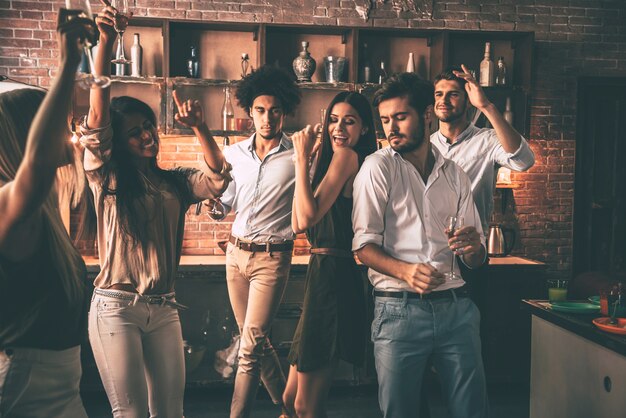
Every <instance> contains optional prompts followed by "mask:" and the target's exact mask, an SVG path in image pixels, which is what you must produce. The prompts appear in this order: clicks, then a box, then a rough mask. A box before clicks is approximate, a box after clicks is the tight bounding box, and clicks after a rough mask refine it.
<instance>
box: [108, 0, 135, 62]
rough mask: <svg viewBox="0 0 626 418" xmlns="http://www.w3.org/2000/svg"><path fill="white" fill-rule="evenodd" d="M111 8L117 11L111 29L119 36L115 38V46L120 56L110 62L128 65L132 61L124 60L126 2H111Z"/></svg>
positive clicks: (126, 20)
mask: <svg viewBox="0 0 626 418" xmlns="http://www.w3.org/2000/svg"><path fill="white" fill-rule="evenodd" d="M111 6H113V7H114V8H115V10H117V13H116V14H115V24H114V26H113V27H114V28H115V31H116V32H117V33H119V36H118V38H117V44H118V48H117V50H118V51H120V55H119V56H118V57H116V58H115V59H114V60H111V62H113V63H115V64H130V63H131V62H132V61H131V60H129V59H126V56H125V55H124V32H125V31H126V28H127V27H128V20H129V19H130V10H129V9H128V1H127V0H112V1H111Z"/></svg>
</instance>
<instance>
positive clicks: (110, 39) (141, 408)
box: [81, 6, 229, 418]
mask: <svg viewBox="0 0 626 418" xmlns="http://www.w3.org/2000/svg"><path fill="white" fill-rule="evenodd" d="M115 13H116V11H115V9H113V8H112V7H110V6H108V7H106V8H105V9H104V11H103V12H102V13H101V14H100V16H99V17H98V18H97V19H96V23H97V25H98V29H99V30H100V48H99V50H98V52H97V55H96V58H95V63H96V71H97V72H98V74H104V75H108V73H109V71H110V57H111V54H112V50H113V44H114V41H115V37H116V33H115V31H114V29H113V20H114V16H115ZM109 94H110V93H109V90H108V89H92V90H91V94H90V103H89V104H90V109H89V114H88V116H87V119H86V121H85V124H84V126H83V129H82V133H83V136H82V138H81V143H82V144H83V146H84V147H85V159H84V165H85V171H86V173H87V178H88V180H89V186H90V189H91V191H92V193H93V195H94V206H95V210H96V219H97V227H98V228H97V234H98V238H97V239H98V252H99V258H100V269H101V271H100V274H98V276H97V277H96V280H95V283H94V285H95V287H96V289H95V292H94V297H93V299H92V303H91V310H90V313H89V340H90V342H91V346H92V349H93V352H94V357H95V359H96V364H97V365H98V370H99V371H100V376H101V377H102V381H103V384H104V387H105V389H106V392H107V395H108V397H109V401H110V403H111V406H112V409H113V416H114V417H124V418H128V417H137V418H145V417H146V416H147V414H148V412H150V416H163V417H168V418H180V417H182V416H183V393H184V383H185V375H184V357H183V342H182V332H181V327H180V320H179V317H178V311H177V308H180V307H181V305H179V304H178V303H177V302H176V300H175V297H174V279H175V277H176V270H177V266H178V262H179V259H180V253H181V246H182V238H183V230H184V222H185V213H186V211H187V209H188V208H189V206H190V205H191V204H193V203H195V202H198V201H201V200H204V199H207V198H215V197H217V196H219V195H220V194H221V193H222V192H223V190H224V189H225V188H226V186H227V185H228V181H229V176H228V171H229V167H228V166H227V163H226V162H225V160H224V158H223V156H222V153H221V151H220V150H219V148H218V147H217V144H216V143H215V141H214V140H213V138H212V136H211V134H210V132H209V130H208V128H207V126H206V124H205V123H204V120H203V115H202V109H201V107H200V105H199V103H198V102H191V101H189V100H188V101H180V100H179V99H178V96H177V95H176V94H175V95H174V97H175V100H176V105H177V107H178V114H177V115H176V119H177V120H178V122H180V123H182V124H183V125H186V126H188V127H191V128H192V129H193V131H194V133H195V135H196V137H197V138H198V140H199V141H200V144H201V146H202V150H203V153H204V161H203V163H202V167H201V170H197V169H192V168H177V169H174V170H163V169H161V168H159V166H158V165H157V159H156V156H157V153H158V150H159V136H158V133H157V129H156V127H155V126H156V117H155V115H154V112H153V111H152V110H151V109H150V107H149V106H148V105H147V104H145V103H144V102H142V101H140V100H137V99H134V98H132V97H127V96H124V97H116V98H114V99H113V100H112V101H111V103H110V104H109Z"/></svg>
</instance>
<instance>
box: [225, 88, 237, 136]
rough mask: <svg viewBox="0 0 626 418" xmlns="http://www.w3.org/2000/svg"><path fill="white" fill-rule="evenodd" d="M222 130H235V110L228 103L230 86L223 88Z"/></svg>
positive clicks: (229, 102)
mask: <svg viewBox="0 0 626 418" xmlns="http://www.w3.org/2000/svg"><path fill="white" fill-rule="evenodd" d="M222 130H224V131H234V130H235V110H234V108H233V104H232V102H231V101H230V86H226V87H224V105H223V106H222Z"/></svg>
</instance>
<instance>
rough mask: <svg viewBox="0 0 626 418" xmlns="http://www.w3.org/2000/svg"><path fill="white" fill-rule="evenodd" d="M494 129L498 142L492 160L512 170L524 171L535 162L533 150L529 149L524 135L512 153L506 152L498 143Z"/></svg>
mask: <svg viewBox="0 0 626 418" xmlns="http://www.w3.org/2000/svg"><path fill="white" fill-rule="evenodd" d="M495 135H496V134H495V131H494V132H493V136H494V138H492V140H495V141H497V142H498V146H497V147H496V148H495V150H494V152H495V155H494V158H493V159H494V160H495V161H496V162H497V163H498V164H499V165H501V166H503V167H506V168H510V169H511V170H514V171H526V170H528V169H529V168H530V167H532V166H533V165H534V164H535V154H534V153H533V150H531V149H530V146H529V145H528V141H526V139H525V138H524V137H522V141H521V143H520V144H519V148H518V149H517V150H516V151H515V152H514V153H512V154H511V153H508V152H506V151H505V150H504V148H502V145H500V141H499V140H498V137H497V136H495Z"/></svg>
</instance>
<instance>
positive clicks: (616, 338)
mask: <svg viewBox="0 0 626 418" xmlns="http://www.w3.org/2000/svg"><path fill="white" fill-rule="evenodd" d="M549 305H550V304H549V303H548V302H547V301H545V300H523V301H522V309H524V310H526V311H528V312H530V313H531V314H532V315H535V316H537V317H539V318H541V319H543V320H545V321H548V322H551V323H552V324H554V325H557V326H559V327H561V328H563V329H565V330H567V331H569V332H571V333H573V334H576V335H578V336H580V337H582V338H584V339H587V340H589V341H592V342H594V343H596V344H599V345H601V346H603V347H605V348H608V349H609V350H611V351H614V352H616V353H618V354H620V355H622V356H625V357H626V336H624V335H617V334H611V333H609V332H605V331H602V330H601V329H599V328H598V327H596V326H595V325H593V323H592V322H591V321H592V320H593V319H595V318H600V317H601V316H602V315H600V314H599V313H598V314H593V315H587V314H568V313H563V312H555V311H553V310H551V309H550V307H549Z"/></svg>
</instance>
